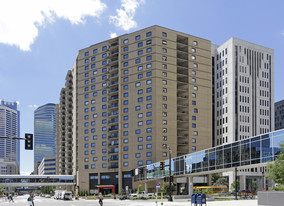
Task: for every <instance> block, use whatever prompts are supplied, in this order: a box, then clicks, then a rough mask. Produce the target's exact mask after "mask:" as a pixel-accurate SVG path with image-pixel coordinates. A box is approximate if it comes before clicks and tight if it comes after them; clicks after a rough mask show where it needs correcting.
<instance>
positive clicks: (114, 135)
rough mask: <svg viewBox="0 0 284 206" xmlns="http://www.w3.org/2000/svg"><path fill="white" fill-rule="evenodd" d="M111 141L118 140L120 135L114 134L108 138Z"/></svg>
mask: <svg viewBox="0 0 284 206" xmlns="http://www.w3.org/2000/svg"><path fill="white" fill-rule="evenodd" d="M108 138H109V139H118V133H112V134H111V135H110V136H108Z"/></svg>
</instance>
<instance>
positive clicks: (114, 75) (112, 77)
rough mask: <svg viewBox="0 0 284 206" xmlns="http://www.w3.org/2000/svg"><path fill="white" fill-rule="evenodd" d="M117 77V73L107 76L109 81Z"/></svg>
mask: <svg viewBox="0 0 284 206" xmlns="http://www.w3.org/2000/svg"><path fill="white" fill-rule="evenodd" d="M117 78H118V73H113V74H111V75H110V76H109V80H110V81H113V80H114V79H117Z"/></svg>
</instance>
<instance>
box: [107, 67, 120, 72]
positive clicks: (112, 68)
mask: <svg viewBox="0 0 284 206" xmlns="http://www.w3.org/2000/svg"><path fill="white" fill-rule="evenodd" d="M108 71H109V73H114V72H118V66H112V67H111V68H110V69H109V70H108Z"/></svg>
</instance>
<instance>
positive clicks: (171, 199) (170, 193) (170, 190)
mask: <svg viewBox="0 0 284 206" xmlns="http://www.w3.org/2000/svg"><path fill="white" fill-rule="evenodd" d="M168 148H169V159H170V185H169V199H168V201H170V202H172V201H173V198H172V155H171V154H172V150H171V148H170V147H169V146H168Z"/></svg>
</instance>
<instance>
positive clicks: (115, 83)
mask: <svg viewBox="0 0 284 206" xmlns="http://www.w3.org/2000/svg"><path fill="white" fill-rule="evenodd" d="M117 86H118V80H117V81H112V82H111V83H110V84H109V87H117Z"/></svg>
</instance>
